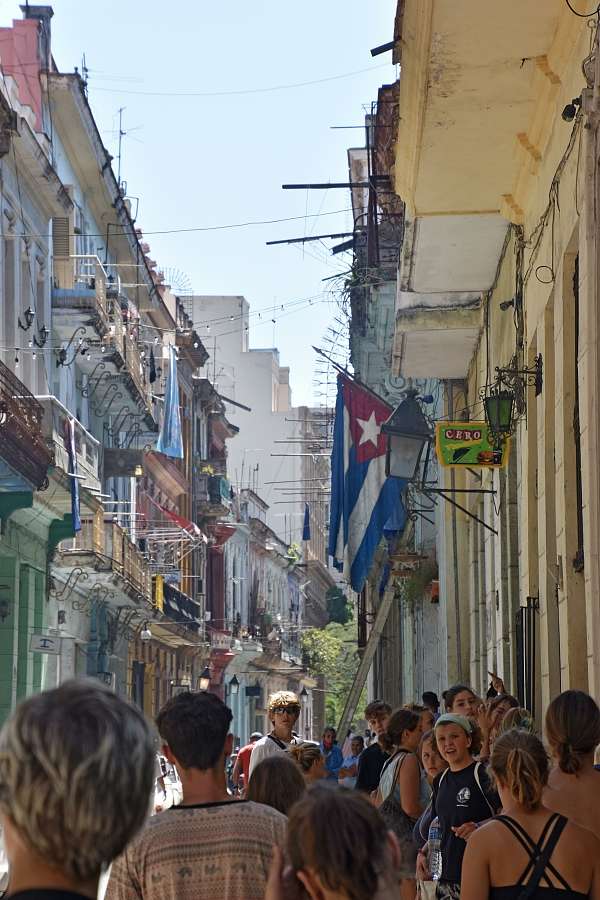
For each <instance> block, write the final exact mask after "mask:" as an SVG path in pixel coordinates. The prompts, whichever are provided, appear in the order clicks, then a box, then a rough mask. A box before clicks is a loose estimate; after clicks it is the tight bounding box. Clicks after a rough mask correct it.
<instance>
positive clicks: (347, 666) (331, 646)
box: [302, 619, 360, 725]
mask: <svg viewBox="0 0 600 900" xmlns="http://www.w3.org/2000/svg"><path fill="white" fill-rule="evenodd" d="M302 651H303V656H304V663H305V665H306V666H307V668H308V671H309V672H310V674H311V675H313V676H316V675H324V676H325V685H326V691H327V693H326V695H325V709H326V715H327V721H328V723H329V724H334V725H335V724H337V723H338V722H339V720H340V717H341V715H342V711H343V709H344V705H345V703H346V698H347V696H348V693H349V691H350V688H351V686H352V682H353V680H354V676H355V675H356V671H357V669H358V665H359V663H360V659H359V656H358V652H357V634H356V623H355V622H354V621H353V620H352V619H351V620H350V621H348V622H346V623H345V624H343V625H342V624H340V623H339V622H330V623H329V625H326V626H325V628H309V629H307V630H306V631H305V632H304V635H303V637H302Z"/></svg>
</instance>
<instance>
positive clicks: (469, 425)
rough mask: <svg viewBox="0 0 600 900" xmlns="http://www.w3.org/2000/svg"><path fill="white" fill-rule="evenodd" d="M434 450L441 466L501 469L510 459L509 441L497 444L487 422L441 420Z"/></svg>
mask: <svg viewBox="0 0 600 900" xmlns="http://www.w3.org/2000/svg"><path fill="white" fill-rule="evenodd" d="M435 449H436V452H437V458H438V460H439V462H440V464H441V465H442V466H446V467H447V466H469V467H470V468H472V469H501V468H502V467H503V466H505V465H506V463H507V462H508V454H509V451H510V440H507V441H505V442H504V443H503V444H502V445H501V446H500V447H495V446H494V445H493V444H492V443H490V433H489V428H488V426H487V423H486V422H438V423H437V425H436V428H435Z"/></svg>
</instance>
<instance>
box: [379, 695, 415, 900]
mask: <svg viewBox="0 0 600 900" xmlns="http://www.w3.org/2000/svg"><path fill="white" fill-rule="evenodd" d="M421 733H422V732H421V717H420V715H419V714H418V713H416V712H413V711H412V710H410V709H404V708H402V709H397V710H395V711H394V712H393V713H392V715H391V716H390V720H389V722H388V723H387V728H386V731H385V732H384V733H383V734H381V735H380V736H379V743H380V744H381V746H382V747H383V749H384V750H385V751H386V752H387V753H389V754H390V759H389V760H388V761H387V762H386V763H385V765H384V767H383V769H382V770H381V776H380V779H379V787H378V789H377V794H376V798H375V804H376V805H377V806H379V810H380V812H381V815H382V816H383V819H384V821H385V823H386V825H387V826H388V828H389V829H390V830H391V831H393V832H394V833H395V835H396V837H397V838H398V842H399V845H400V850H401V853H402V864H401V869H400V872H401V875H402V885H401V892H400V896H401V898H402V900H414V898H415V894H416V890H417V885H416V881H415V869H416V863H417V848H416V846H415V844H414V842H413V837H412V833H413V828H414V826H415V823H416V821H417V819H418V818H419V816H420V815H421V813H422V812H423V806H422V804H421V800H420V787H421V769H420V766H419V760H418V758H417V755H416V753H417V749H418V747H419V743H420V741H421Z"/></svg>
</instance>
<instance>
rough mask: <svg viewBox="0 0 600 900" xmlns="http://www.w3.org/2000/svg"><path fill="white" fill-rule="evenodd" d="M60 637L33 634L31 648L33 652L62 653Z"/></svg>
mask: <svg viewBox="0 0 600 900" xmlns="http://www.w3.org/2000/svg"><path fill="white" fill-rule="evenodd" d="M60 641H61V639H60V637H56V636H54V635H50V634H32V635H31V638H30V641H29V649H30V651H31V652H32V653H56V654H58V653H60Z"/></svg>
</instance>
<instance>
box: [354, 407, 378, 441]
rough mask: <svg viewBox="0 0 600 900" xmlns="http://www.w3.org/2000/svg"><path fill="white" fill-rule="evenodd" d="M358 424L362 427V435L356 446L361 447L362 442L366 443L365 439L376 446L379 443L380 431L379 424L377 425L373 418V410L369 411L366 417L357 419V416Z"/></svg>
mask: <svg viewBox="0 0 600 900" xmlns="http://www.w3.org/2000/svg"><path fill="white" fill-rule="evenodd" d="M356 421H357V422H358V424H359V426H360V427H361V429H362V435H361V438H360V441H359V444H358V446H359V447H362V445H363V444H366V443H367V441H371V443H372V444H373V445H374V446H375V447H377V446H378V445H379V434H380V432H381V425H378V424H377V422H376V420H375V411H373V412H372V413H371V415H370V416H369V418H368V419H359V418H357V419H356Z"/></svg>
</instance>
